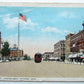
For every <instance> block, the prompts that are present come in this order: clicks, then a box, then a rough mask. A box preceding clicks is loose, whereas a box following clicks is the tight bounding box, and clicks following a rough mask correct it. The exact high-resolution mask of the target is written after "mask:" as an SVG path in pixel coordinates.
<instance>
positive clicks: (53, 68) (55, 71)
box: [0, 61, 84, 78]
mask: <svg viewBox="0 0 84 84" xmlns="http://www.w3.org/2000/svg"><path fill="white" fill-rule="evenodd" d="M0 77H62V78H64V77H75V78H77V77H78V78H81V77H82V78H83V77H84V65H75V64H66V63H59V62H54V61H52V62H50V61H49V62H45V61H43V62H41V63H35V62H34V61H12V62H6V63H5V62H4V63H0Z"/></svg>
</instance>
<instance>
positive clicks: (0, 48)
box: [0, 32, 1, 52]
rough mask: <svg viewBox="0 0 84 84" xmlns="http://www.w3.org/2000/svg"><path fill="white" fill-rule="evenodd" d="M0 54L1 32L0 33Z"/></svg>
mask: <svg viewBox="0 0 84 84" xmlns="http://www.w3.org/2000/svg"><path fill="white" fill-rule="evenodd" d="M0 52H1V32H0Z"/></svg>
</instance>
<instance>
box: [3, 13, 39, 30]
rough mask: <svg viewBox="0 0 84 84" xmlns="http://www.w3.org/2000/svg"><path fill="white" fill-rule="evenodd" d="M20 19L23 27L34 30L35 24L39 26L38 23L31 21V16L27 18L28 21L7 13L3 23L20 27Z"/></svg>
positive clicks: (7, 26)
mask: <svg viewBox="0 0 84 84" xmlns="http://www.w3.org/2000/svg"><path fill="white" fill-rule="evenodd" d="M18 21H19V23H20V28H21V29H30V30H33V29H34V27H35V26H38V24H37V23H34V22H32V21H31V19H30V18H28V19H27V22H25V21H23V20H21V19H20V20H18V17H13V18H11V17H10V14H7V15H6V17H5V18H3V23H4V24H5V27H6V28H12V29H13V28H16V27H18Z"/></svg>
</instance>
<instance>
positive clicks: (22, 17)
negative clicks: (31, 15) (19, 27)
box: [20, 13, 27, 22]
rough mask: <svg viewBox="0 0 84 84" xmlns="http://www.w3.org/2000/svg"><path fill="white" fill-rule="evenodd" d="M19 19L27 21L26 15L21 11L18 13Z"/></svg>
mask: <svg viewBox="0 0 84 84" xmlns="http://www.w3.org/2000/svg"><path fill="white" fill-rule="evenodd" d="M20 19H21V20H24V21H25V22H27V19H26V16H25V15H22V14H21V13H20Z"/></svg>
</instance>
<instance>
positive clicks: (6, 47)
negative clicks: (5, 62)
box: [1, 42, 10, 58]
mask: <svg viewBox="0 0 84 84" xmlns="http://www.w3.org/2000/svg"><path fill="white" fill-rule="evenodd" d="M1 54H2V57H6V58H7V57H8V56H9V54H10V48H9V43H8V42H4V43H3V47H2V49H1Z"/></svg>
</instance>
